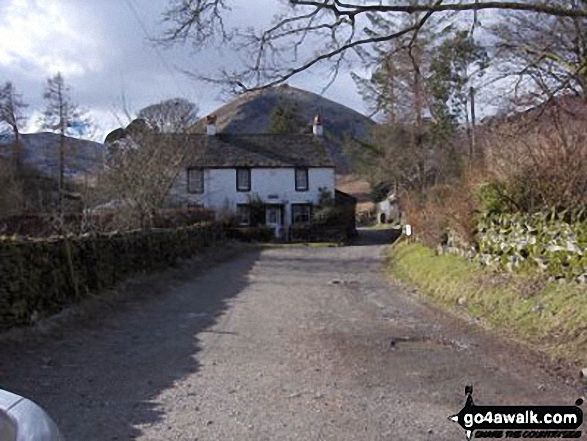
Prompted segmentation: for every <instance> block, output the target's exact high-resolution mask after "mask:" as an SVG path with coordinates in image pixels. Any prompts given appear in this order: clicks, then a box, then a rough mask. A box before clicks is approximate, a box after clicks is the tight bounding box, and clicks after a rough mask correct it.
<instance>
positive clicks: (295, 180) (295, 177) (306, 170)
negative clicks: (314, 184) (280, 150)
mask: <svg viewBox="0 0 587 441" xmlns="http://www.w3.org/2000/svg"><path fill="white" fill-rule="evenodd" d="M298 171H303V172H305V173H306V182H305V186H299V185H298ZM294 182H295V187H296V191H310V170H309V169H308V168H307V167H296V168H295V169H294Z"/></svg>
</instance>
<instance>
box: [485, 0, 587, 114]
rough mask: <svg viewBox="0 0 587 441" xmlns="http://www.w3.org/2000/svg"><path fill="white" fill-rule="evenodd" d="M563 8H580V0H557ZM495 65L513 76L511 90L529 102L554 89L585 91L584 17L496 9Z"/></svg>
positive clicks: (585, 93)
mask: <svg viewBox="0 0 587 441" xmlns="http://www.w3.org/2000/svg"><path fill="white" fill-rule="evenodd" d="M553 4H555V5H557V6H558V7H564V8H566V9H568V10H569V11H583V10H585V8H586V7H587V6H586V3H585V2H584V1H581V0H557V1H555V2H553ZM492 32H493V34H494V36H495V38H496V39H497V55H498V57H499V61H500V62H499V63H498V66H500V67H501V70H502V72H504V73H506V74H510V75H515V76H517V77H518V81H517V83H516V90H517V91H518V92H520V95H522V96H523V97H524V98H526V99H530V101H529V102H528V103H526V104H534V103H535V102H536V101H539V102H541V101H544V99H550V98H552V97H554V96H555V95H557V94H558V93H559V92H564V93H569V92H570V93H573V94H576V95H579V96H583V97H586V96H587V18H584V17H579V16H570V17H569V16H552V15H542V14H523V13H519V12H518V13H508V14H505V13H504V14H501V17H500V20H499V21H498V22H497V24H496V25H495V26H493V28H492Z"/></svg>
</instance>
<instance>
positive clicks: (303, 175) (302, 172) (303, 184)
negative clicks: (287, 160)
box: [296, 168, 308, 191]
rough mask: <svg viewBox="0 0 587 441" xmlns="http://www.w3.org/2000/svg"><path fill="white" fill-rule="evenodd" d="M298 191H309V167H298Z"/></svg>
mask: <svg viewBox="0 0 587 441" xmlns="http://www.w3.org/2000/svg"><path fill="white" fill-rule="evenodd" d="M296 191H308V169H307V168H296Z"/></svg>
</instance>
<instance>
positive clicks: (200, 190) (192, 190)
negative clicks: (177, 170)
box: [187, 167, 205, 194]
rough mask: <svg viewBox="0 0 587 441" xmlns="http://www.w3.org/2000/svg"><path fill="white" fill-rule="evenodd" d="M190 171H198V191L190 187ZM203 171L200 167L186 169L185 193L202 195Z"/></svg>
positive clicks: (203, 189)
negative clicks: (199, 178) (199, 177)
mask: <svg viewBox="0 0 587 441" xmlns="http://www.w3.org/2000/svg"><path fill="white" fill-rule="evenodd" d="M192 171H199V172H200V173H201V175H202V178H201V180H200V186H199V188H198V189H194V188H193V187H192V180H191V172H192ZM204 180H205V179H204V169H203V168H201V167H188V169H187V191H188V194H204V191H205V185H204Z"/></svg>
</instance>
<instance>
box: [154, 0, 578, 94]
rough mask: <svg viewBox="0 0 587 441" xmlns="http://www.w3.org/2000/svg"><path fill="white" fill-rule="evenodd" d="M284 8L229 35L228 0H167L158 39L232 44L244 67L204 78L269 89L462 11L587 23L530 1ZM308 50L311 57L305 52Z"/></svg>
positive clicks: (297, 4) (292, 1) (319, 1)
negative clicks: (380, 22)
mask: <svg viewBox="0 0 587 441" xmlns="http://www.w3.org/2000/svg"><path fill="white" fill-rule="evenodd" d="M284 3H287V5H289V8H287V9H286V12H284V13H283V14H281V15H280V16H279V17H277V19H276V20H275V23H274V24H273V25H272V26H270V27H269V28H268V29H263V30H255V29H248V30H244V31H243V30H235V29H230V28H228V27H227V26H226V22H225V17H226V15H227V14H229V13H230V6H231V4H232V2H231V1H229V0H191V1H184V0H170V2H169V7H168V10H167V12H166V14H165V19H166V21H167V23H168V25H169V27H168V30H167V32H166V34H165V35H164V37H163V41H164V42H167V43H176V42H180V43H183V42H186V41H191V42H192V43H193V44H194V46H195V47H196V48H197V47H201V46H204V45H205V44H206V43H210V42H213V41H218V40H220V41H222V42H224V43H228V42H230V43H232V44H233V45H234V46H235V47H237V48H238V49H239V51H240V52H241V53H244V52H243V51H248V56H247V57H246V58H247V59H248V60H250V62H248V63H247V64H246V66H245V67H244V68H243V69H240V70H235V71H224V72H221V75H220V78H208V79H209V80H211V81H215V82H218V83H221V84H224V85H228V86H230V88H231V89H232V90H233V91H234V92H243V91H247V90H252V89H255V88H258V87H269V86H273V85H276V84H279V83H282V82H285V81H287V80H288V79H289V78H291V77H292V76H294V75H296V74H298V73H300V72H303V71H305V70H307V69H310V68H312V67H313V66H315V65H317V64H318V63H321V62H323V61H328V62H330V63H331V64H330V66H331V68H332V69H333V72H334V74H336V72H338V69H339V68H340V67H341V66H342V65H344V63H345V62H347V61H348V60H349V59H350V57H351V54H353V53H356V52H357V50H359V49H360V48H363V47H370V46H373V45H376V44H381V43H384V42H389V41H393V40H396V39H399V38H401V37H404V36H406V35H407V36H412V35H414V34H415V33H418V32H419V31H420V30H421V29H423V28H425V27H426V26H427V25H428V22H429V19H430V18H431V17H432V16H441V15H443V14H447V13H458V14H463V13H465V15H464V17H465V18H470V20H471V24H472V25H473V24H474V22H475V18H476V14H477V13H479V12H480V11H491V10H493V11H500V10H501V11H508V12H509V13H511V12H523V13H524V14H526V16H528V17H530V16H532V17H534V16H543V17H569V18H577V19H581V18H587V4H585V2H583V1H580V2H576V3H577V5H576V7H573V6H570V5H569V3H568V2H553V1H549V0H534V1H529V2H512V1H483V0H471V1H467V0H463V1H456V2H450V3H449V2H445V1H443V0H435V1H428V2H414V1H410V0H405V1H402V2H393V3H391V2H385V3H384V2H381V1H375V0H373V1H368V0H354V1H353V0H346V1H344V0H288V1H287V2H284ZM416 13H420V14H421V19H420V20H418V21H415V22H412V23H409V24H408V22H409V21H406V24H405V25H404V26H402V27H401V28H399V29H395V28H393V29H390V30H389V32H380V31H378V30H377V29H374V28H373V27H372V26H371V23H372V21H371V20H370V18H373V17H375V18H377V17H379V18H383V19H386V20H389V21H394V20H399V19H400V18H401V17H404V16H406V15H409V14H416ZM306 48H312V49H313V50H312V51H309V50H304V49H306Z"/></svg>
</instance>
